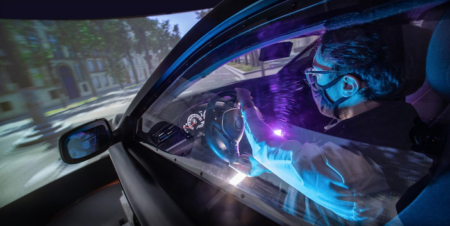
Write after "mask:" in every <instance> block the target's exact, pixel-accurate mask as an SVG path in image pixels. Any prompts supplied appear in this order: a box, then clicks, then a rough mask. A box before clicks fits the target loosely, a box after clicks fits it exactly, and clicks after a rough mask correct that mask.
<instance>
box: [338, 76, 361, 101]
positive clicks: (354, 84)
mask: <svg viewBox="0 0 450 226" xmlns="http://www.w3.org/2000/svg"><path fill="white" fill-rule="evenodd" d="M342 81H343V83H344V87H343V89H342V90H341V94H342V96H344V97H350V96H353V95H354V94H355V93H357V92H358V91H359V89H360V88H361V82H360V81H359V79H358V78H357V77H355V76H353V75H345V76H344V77H343V78H342Z"/></svg>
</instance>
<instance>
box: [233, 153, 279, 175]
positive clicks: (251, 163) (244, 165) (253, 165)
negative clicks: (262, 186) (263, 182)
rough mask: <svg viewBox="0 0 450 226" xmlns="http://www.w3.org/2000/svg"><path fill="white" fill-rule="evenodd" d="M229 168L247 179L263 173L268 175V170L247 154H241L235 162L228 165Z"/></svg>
mask: <svg viewBox="0 0 450 226" xmlns="http://www.w3.org/2000/svg"><path fill="white" fill-rule="evenodd" d="M230 167H231V168H233V169H234V170H236V171H238V172H240V173H243V174H245V175H247V176H248V177H257V176H259V175H261V174H263V173H270V170H268V169H267V168H266V167H264V166H263V165H262V164H261V163H259V162H258V161H256V159H255V158H253V156H251V155H250V154H247V153H244V154H241V156H239V158H238V159H237V161H236V162H233V163H231V164H230Z"/></svg>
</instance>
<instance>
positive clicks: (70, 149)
mask: <svg viewBox="0 0 450 226" xmlns="http://www.w3.org/2000/svg"><path fill="white" fill-rule="evenodd" d="M112 141H113V133H112V130H111V127H110V126H109V123H108V121H107V120H106V119H97V120H95V121H92V122H89V123H86V124H83V125H81V126H78V127H76V128H74V129H72V130H70V131H68V132H67V133H65V134H63V135H62V136H61V138H59V151H60V153H61V158H62V160H63V161H64V162H66V163H69V164H75V163H79V162H83V161H85V160H87V159H90V158H92V157H94V156H96V155H99V154H101V153H103V152H105V151H106V150H108V148H109V147H110V146H111V144H112Z"/></svg>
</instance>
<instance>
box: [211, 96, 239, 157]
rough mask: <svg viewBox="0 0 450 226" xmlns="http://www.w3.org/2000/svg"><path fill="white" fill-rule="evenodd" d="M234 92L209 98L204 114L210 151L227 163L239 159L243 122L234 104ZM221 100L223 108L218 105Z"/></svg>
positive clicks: (235, 97)
mask: <svg viewBox="0 0 450 226" xmlns="http://www.w3.org/2000/svg"><path fill="white" fill-rule="evenodd" d="M236 99H237V96H236V92H235V91H234V90H233V91H223V92H220V93H217V94H216V96H214V97H213V98H211V100H210V101H209V102H208V106H207V107H206V113H205V130H204V131H205V138H206V142H207V143H208V145H209V147H210V148H211V149H212V151H213V152H214V153H215V154H216V155H217V156H218V157H219V158H221V159H222V160H224V161H225V162H227V163H233V162H234V161H235V160H236V159H237V158H238V157H239V155H240V154H239V142H240V141H241V139H242V136H243V135H244V120H243V119H242V116H241V112H240V110H239V109H238V108H237V104H236ZM219 100H223V103H224V104H223V106H220V104H218V101H219Z"/></svg>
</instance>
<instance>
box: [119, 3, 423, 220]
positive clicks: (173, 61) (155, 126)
mask: <svg viewBox="0 0 450 226" xmlns="http://www.w3.org/2000/svg"><path fill="white" fill-rule="evenodd" d="M245 4H248V5H245ZM357 5H358V3H357V2H346V3H345V4H344V3H343V2H335V3H321V2H301V3H300V2H297V3H295V4H290V3H288V2H269V1H267V2H258V3H254V4H252V5H250V2H245V3H242V5H238V3H237V2H236V3H235V2H231V1H225V2H223V3H222V4H221V5H219V6H218V7H217V8H215V9H214V10H213V11H212V12H211V13H210V14H208V15H207V16H206V17H205V19H204V20H202V21H201V22H200V23H199V24H198V25H197V26H196V27H194V29H193V30H192V31H191V32H192V33H189V34H188V35H187V36H186V37H185V38H184V39H183V40H182V41H181V42H180V44H179V45H178V46H177V47H176V48H174V50H173V51H172V52H171V54H169V56H168V58H167V59H166V61H164V62H163V64H161V66H160V67H159V68H158V69H157V70H156V72H155V74H154V76H153V77H152V79H151V80H150V81H148V82H147V83H146V84H145V86H144V87H145V90H142V91H141V92H140V93H139V94H138V96H137V97H136V98H135V100H134V101H133V103H132V108H130V109H128V111H127V113H126V114H125V116H124V117H123V118H122V120H121V126H120V128H121V129H123V132H124V136H123V139H124V140H123V142H122V143H119V144H117V145H115V146H114V147H113V148H112V150H113V151H112V152H111V154H112V159H113V162H114V164H115V166H116V169H117V170H118V173H119V178H120V179H121V181H122V184H123V186H124V190H125V193H126V194H127V197H128V199H129V201H130V203H131V206H132V207H133V210H134V211H135V213H136V215H137V217H138V219H139V220H140V221H141V222H143V224H151V222H153V220H156V219H150V217H149V215H146V213H147V211H148V210H149V209H151V208H153V207H151V206H149V205H150V204H149V203H159V204H160V205H158V206H161V208H167V209H160V210H159V212H158V216H161V218H158V221H156V222H159V223H161V222H165V223H173V224H176V223H178V221H177V220H178V219H179V220H180V221H184V220H185V218H183V217H181V216H183V213H185V214H186V213H187V214H186V215H187V216H195V217H192V218H191V219H194V220H193V222H194V223H198V222H208V223H211V222H213V221H214V219H212V217H211V216H215V214H216V211H220V210H217V209H215V208H218V209H221V208H225V207H222V206H226V204H225V203H226V201H225V198H222V197H227V198H228V197H229V196H224V195H223V194H222V193H221V192H222V191H224V192H225V193H227V194H229V195H230V196H232V197H234V199H233V200H239V201H240V202H241V203H244V204H245V205H246V206H250V207H252V209H254V210H256V211H257V212H259V213H262V214H263V215H265V216H266V217H268V218H269V219H270V220H272V221H274V222H276V223H280V224H296V223H299V222H301V223H308V222H309V223H314V222H311V221H308V220H306V221H305V222H303V220H305V219H302V218H301V217H298V216H296V214H295V213H292V212H291V213H290V214H289V210H288V209H286V208H285V207H286V206H283V205H284V204H283V203H279V202H278V201H279V198H280V195H281V194H283V193H284V195H286V190H288V189H290V188H289V184H288V185H286V184H283V182H282V181H279V179H280V178H276V176H275V177H274V178H271V176H270V174H269V176H267V177H266V178H264V179H263V181H265V182H261V181H259V179H261V177H263V176H261V177H260V178H258V179H251V178H249V180H247V181H248V182H247V183H250V184H252V185H249V184H246V183H244V182H243V183H242V184H240V186H236V185H238V184H239V183H240V182H236V181H238V179H236V180H235V177H234V174H236V171H234V170H235V168H233V167H232V166H231V165H232V164H230V162H231V161H226V158H224V157H223V156H226V154H223V153H219V152H220V151H216V150H215V149H214V147H212V146H211V145H210V143H211V142H212V141H210V140H208V139H207V138H204V139H203V138H201V137H202V136H203V137H205V136H208V135H207V134H208V132H205V131H202V128H204V127H205V126H207V122H208V119H207V118H208V112H209V114H210V116H209V117H212V119H209V122H211V120H215V118H216V117H215V116H216V115H213V116H211V114H213V113H212V112H214V110H211V109H210V108H209V103H211V102H210V101H212V100H214V101H215V103H217V102H221V103H220V105H221V107H224V106H228V107H229V109H227V110H224V109H222V113H223V114H224V112H228V110H231V111H234V110H235V109H236V106H234V105H233V95H232V94H230V93H225V92H226V91H233V89H234V88H236V87H239V86H237V84H239V85H243V83H245V82H246V81H245V80H247V79H248V80H249V81H248V83H252V82H255V83H259V82H258V81H260V80H257V79H260V78H264V77H266V75H267V80H271V79H272V78H273V79H274V80H271V81H269V84H270V82H272V83H271V84H272V85H273V86H271V85H268V87H269V89H270V87H272V88H273V89H277V88H276V87H274V85H275V84H276V83H275V82H276V79H275V78H276V76H274V75H276V74H280V68H281V67H279V66H277V65H280V64H281V65H282V67H283V69H285V70H289V69H293V70H294V71H295V72H296V73H300V72H303V71H301V69H300V68H301V66H305V65H302V62H303V61H302V59H303V60H306V61H307V62H309V63H311V61H312V58H311V57H312V56H311V55H310V52H308V51H307V50H308V48H307V47H311V48H312V47H313V46H314V45H313V44H314V41H315V40H317V38H318V36H320V35H321V34H322V32H323V31H324V28H325V27H324V26H326V27H327V29H337V28H339V27H340V26H344V25H343V24H345V23H347V22H348V23H350V24H352V23H357V22H356V21H355V20H350V19H349V20H346V19H345V18H347V19H348V18H350V17H351V16H352V15H353V16H355V15H357V14H359V15H360V14H361V12H374V11H373V10H375V8H372V7H371V6H361V5H358V7H362V8H363V9H360V10H355V8H352V6H355V7H356V6H357ZM247 6H248V7H247ZM420 6H421V5H420V4H419V5H416V6H414V7H420ZM358 7H357V8H358ZM380 7H381V8H383V7H385V8H383V10H381V11H383V13H381V11H380V13H379V14H377V13H375V14H373V18H372V19H367V21H370V20H377V19H381V18H384V17H386V16H395V13H393V14H389V9H390V7H400V8H402V7H404V8H402V10H403V12H406V11H409V10H412V9H413V8H414V7H412V8H410V7H411V6H405V5H403V6H401V5H396V4H394V3H393V4H392V5H390V4H386V5H383V6H381V5H380ZM384 10H386V11H384ZM391 13H392V12H391ZM388 14H389V15H388ZM361 19H362V18H361ZM362 20H364V19H362ZM212 21H214V23H212ZM343 21H346V22H343ZM351 21H352V22H351ZM367 21H366V22H367ZM360 22H361V21H360ZM358 23H359V22H358ZM347 25H349V24H347ZM347 25H346V26H347ZM283 42H292V43H293V44H294V43H305V46H303V49H300V52H297V55H296V56H297V58H293V59H291V60H290V61H289V60H288V61H284V62H283V61H281V60H278V61H276V59H274V60H275V61H276V62H275V63H270V62H269V63H268V64H267V66H266V65H265V63H261V62H259V65H257V64H254V65H252V66H250V67H245V66H242V65H241V63H240V62H246V61H250V62H251V61H252V60H249V58H253V62H255V61H256V59H257V58H255V55H254V53H255V52H256V53H258V54H260V53H261V49H262V48H263V47H265V46H268V45H272V44H275V43H283ZM308 44H309V45H308ZM309 50H311V49H309ZM308 57H309V60H307V59H308ZM247 63H248V62H247ZM295 63H298V67H295V66H297V65H296V64H295ZM222 65H223V66H222ZM271 65H272V66H271ZM294 65H295V66H294ZM241 66H242V67H241ZM255 66H256V67H255ZM257 67H260V68H257ZM266 67H267V68H266ZM277 68H278V70H276V69H277ZM258 70H259V72H258V73H257V72H256V71H258ZM224 71H227V72H226V73H225V72H224ZM247 72H249V73H247ZM252 73H253V74H252ZM233 74H234V75H233ZM256 74H257V75H256ZM246 76H248V77H246ZM230 78H231V79H230ZM252 79H253V80H252ZM299 79H300V78H299ZM299 79H297V80H299ZM291 82H293V84H295V80H293V81H291ZM210 83H212V84H210ZM280 84H285V82H281V83H280ZM196 85H197V86H196ZM256 86H257V85H256ZM191 87H194V88H191ZM290 88H294V89H295V85H293V86H292V87H290ZM255 89H258V88H255ZM253 92H254V91H252V93H253ZM255 92H257V90H256V91H255ZM220 93H222V94H220ZM220 95H222V96H220ZM217 97H221V98H224V99H225V100H220V99H218V98H217ZM272 100H273V99H272ZM255 101H256V100H255ZM261 101H264V100H261ZM194 102H196V103H195V104H192V103H194ZM259 104H261V105H263V104H265V103H259ZM307 104H308V103H305V105H307ZM212 105H213V106H214V104H212ZM261 105H259V106H261ZM208 109H210V110H211V111H209V110H208ZM218 111H219V110H218ZM223 114H222V117H224V115H223ZM318 120H319V121H320V119H318ZM238 121H239V120H238V119H235V121H232V122H234V123H238ZM219 124H220V122H219ZM281 124H282V123H280V124H274V125H278V126H280V128H275V129H274V133H275V134H277V135H278V134H280V135H283V133H284V129H283V128H287V127H289V126H288V125H284V127H283V126H282V125H281ZM291 124H292V123H291ZM226 125H227V123H225V126H226ZM235 125H236V128H238V127H240V126H238V125H237V124H235ZM225 126H224V124H223V121H222V127H221V129H223V128H224V127H225ZM306 126H308V125H306ZM310 130H314V128H310ZM308 133H309V132H308ZM311 134H314V131H312V132H311ZM216 135H217V133H216ZM221 135H223V134H221ZM217 136H220V135H217ZM196 137H200V139H196ZM239 139H240V138H239ZM239 139H237V140H239ZM326 139H329V140H330V141H331V140H334V141H335V142H337V143H339V142H341V141H338V140H339V139H334V138H326ZM198 140H199V141H198ZM223 140H224V139H221V142H218V143H219V144H218V145H217V146H218V147H219V148H222V151H224V152H226V150H229V149H231V148H232V147H233V145H235V143H232V142H231V141H230V140H229V139H228V140H227V139H225V141H223ZM196 142H197V143H196ZM227 142H228V143H227ZM342 142H347V141H342ZM168 143H169V144H168ZM198 144H206V147H208V146H209V147H210V149H209V151H210V152H209V153H206V152H207V151H208V149H206V150H205V151H204V152H205V153H204V154H199V153H198V152H197V153H196V154H197V155H200V156H197V157H196V158H194V160H197V161H194V160H193V159H192V158H193V157H192V156H190V155H192V154H193V153H195V152H193V151H192V147H194V149H195V147H196V145H198ZM240 144H241V143H240ZM216 148H217V147H216ZM240 148H241V149H239V150H242V147H240ZM210 154H212V156H214V154H215V155H216V156H215V157H211V159H213V160H210V159H208V157H205V156H207V155H210ZM202 158H203V159H202ZM420 158H422V159H423V161H424V164H423V165H422V166H423V169H421V170H422V171H421V175H423V173H424V171H423V170H424V169H425V171H426V168H427V167H429V166H430V160H429V159H427V158H426V157H425V156H423V155H422V156H421V157H420ZM205 161H206V163H205ZM205 165H208V166H210V168H208V167H205ZM187 172H189V173H187ZM131 174H133V176H131ZM235 176H238V175H235ZM238 177H239V176H238ZM149 178H151V179H149ZM244 178H245V176H244ZM241 179H242V178H241ZM418 179H420V176H419V177H417V178H415V179H414V180H418ZM257 180H258V181H259V182H255V181H257ZM414 180H413V181H414ZM153 181H155V183H154V182H153ZM187 181H188V182H187ZM205 181H206V182H205ZM269 182H270V183H272V184H276V183H280V184H278V192H271V191H270V189H269V187H270V186H268V185H267V187H266V186H263V185H260V186H261V187H263V190H265V191H264V192H268V193H260V194H256V195H255V190H252V189H250V188H255V187H252V186H258V183H269ZM204 183H205V188H203V184H204ZM137 184H139V186H136V185H137ZM200 184H201V185H200ZM206 184H212V185H213V186H211V187H208V186H209V185H206ZM245 186H248V187H246V188H245ZM199 187H202V189H205V192H201V189H200V188H199ZM206 187H208V188H209V189H207V188H206ZM272 188H273V187H272ZM275 188H277V186H275ZM150 189H152V190H151V191H154V192H147V191H148V190H150ZM219 190H221V191H220V192H219ZM275 190H276V189H275ZM283 190H284V191H283ZM208 191H211V193H209V192H208ZM154 194H158V196H157V197H156V196H154ZM186 194H189V195H186ZM262 194H266V196H264V195H262ZM275 196H277V198H278V199H277V198H275V199H272V198H273V197H275ZM139 197H145V198H139ZM264 197H266V198H267V199H269V201H268V200H266V199H264ZM166 198H167V199H166ZM170 198H171V201H163V200H170ZM281 199H282V198H281ZM205 200H208V201H205ZM211 200H215V201H214V202H212V201H211ZM274 200H277V201H274ZM163 203H164V205H163ZM233 205H234V204H233ZM235 205H236V206H239V204H235ZM176 206H178V208H175V207H176ZM194 206H195V207H194ZM241 206H242V205H241ZM242 208H244V207H242ZM169 209H173V211H169ZM238 210H241V209H240V207H236V208H234V209H233V208H232V210H231V211H230V212H231V213H230V215H233V216H234V218H235V219H237V221H236V222H238V223H243V224H244V223H246V221H245V220H246V219H247V217H244V216H240V217H236V216H237V214H238V213H237V212H239V211H238ZM246 211H247V210H246ZM287 213H288V214H287ZM171 214H173V215H171ZM179 214H180V215H181V216H180V217H175V216H179ZM330 214H331V213H330ZM205 215H207V216H205ZM249 215H251V216H252V217H249V218H251V219H259V218H258V217H256V216H259V215H258V214H255V215H254V214H253V213H252V214H249ZM171 216H173V217H171ZM260 219H261V220H262V219H264V218H260Z"/></svg>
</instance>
